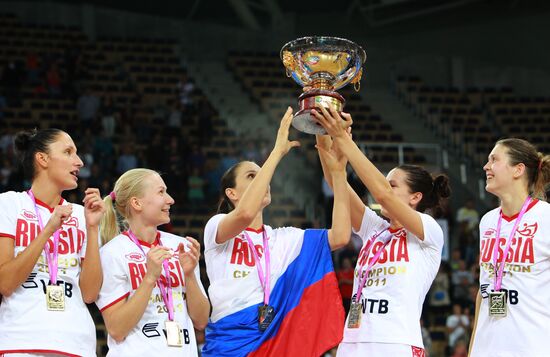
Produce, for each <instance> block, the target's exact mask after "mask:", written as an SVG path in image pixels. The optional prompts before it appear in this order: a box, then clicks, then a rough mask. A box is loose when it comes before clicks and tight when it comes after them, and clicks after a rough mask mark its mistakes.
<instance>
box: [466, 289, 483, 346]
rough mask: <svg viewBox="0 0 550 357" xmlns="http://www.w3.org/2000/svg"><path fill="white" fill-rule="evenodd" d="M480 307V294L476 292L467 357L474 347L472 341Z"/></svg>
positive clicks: (474, 336)
mask: <svg viewBox="0 0 550 357" xmlns="http://www.w3.org/2000/svg"><path fill="white" fill-rule="evenodd" d="M480 306H481V294H480V292H479V291H478V292H477V297H476V313H475V316H474V326H473V327H472V337H471V338H470V346H469V348H468V356H470V355H471V353H472V348H473V346H474V340H475V338H476V328H477V319H478V318H479V307H480Z"/></svg>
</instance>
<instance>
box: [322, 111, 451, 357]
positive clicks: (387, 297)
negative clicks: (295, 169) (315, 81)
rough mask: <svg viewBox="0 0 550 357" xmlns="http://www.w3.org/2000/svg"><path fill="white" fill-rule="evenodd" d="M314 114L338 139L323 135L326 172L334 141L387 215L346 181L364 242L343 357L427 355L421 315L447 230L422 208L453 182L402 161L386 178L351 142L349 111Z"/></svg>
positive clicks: (434, 203) (341, 350)
mask: <svg viewBox="0 0 550 357" xmlns="http://www.w3.org/2000/svg"><path fill="white" fill-rule="evenodd" d="M313 114H314V115H315V117H316V118H317V120H318V122H319V123H320V124H321V125H322V126H323V127H324V128H325V129H326V131H327V133H328V134H329V135H330V137H332V140H331V138H330V137H329V136H323V137H317V146H318V148H319V156H320V159H321V164H322V166H323V170H324V171H325V176H327V175H326V159H327V152H328V150H330V148H331V147H333V146H334V148H335V149H336V150H338V151H340V152H342V153H343V155H344V156H345V157H347V159H348V160H349V162H350V164H351V166H352V167H353V169H354V170H355V172H356V173H357V175H358V176H359V178H360V179H361V181H362V182H363V183H364V184H365V186H366V187H367V189H368V190H369V192H370V193H371V194H372V196H373V197H374V199H375V201H376V202H377V203H379V204H380V205H381V207H382V212H381V213H382V215H383V216H384V217H386V218H387V220H385V219H383V218H381V217H379V216H378V215H377V214H376V213H375V212H374V211H372V210H371V209H370V208H369V207H367V206H365V205H364V204H363V202H362V201H361V199H360V198H359V196H358V195H357V194H356V193H355V192H354V191H353V189H352V188H351V186H349V185H348V191H349V192H350V202H351V223H352V228H353V231H354V233H356V234H357V235H359V237H361V239H362V241H363V247H362V249H361V251H360V253H359V257H358V259H357V266H356V269H355V278H354V284H353V295H352V304H351V306H350V312H349V314H348V318H347V320H346V323H345V328H344V339H343V341H342V343H341V344H340V346H339V347H338V352H337V356H392V357H393V356H396V357H422V356H425V351H424V348H423V342H422V333H421V328H420V316H421V314H422V304H423V302H424V298H425V297H426V294H427V292H428V290H429V289H430V285H431V284H432V282H433V280H434V278H435V276H436V274H437V271H438V269H439V264H440V262H441V251H442V248H443V231H442V230H441V227H440V226H439V225H438V224H437V222H436V221H435V220H434V219H433V218H432V217H431V216H429V215H428V214H425V213H424V212H425V211H426V210H428V209H432V210H433V209H434V208H436V207H438V206H439V204H440V201H441V199H442V198H447V197H449V196H450V193H451V191H450V187H449V180H448V178H447V177H446V176H444V175H438V176H435V177H433V176H432V175H430V173H428V172H427V171H426V170H425V169H423V168H422V167H419V166H413V165H400V166H398V167H396V168H394V169H393V170H391V171H390V172H389V173H388V175H387V177H384V175H382V173H381V172H380V171H379V170H378V169H377V168H376V167H375V166H374V165H373V164H372V163H371V162H370V160H369V159H368V158H367V157H366V156H365V155H364V154H363V153H362V152H361V150H360V149H359V148H358V147H357V145H356V144H355V143H354V142H353V140H352V139H351V134H350V130H351V129H349V128H350V127H351V124H352V119H351V116H350V115H349V114H347V113H341V114H340V113H338V112H336V111H334V110H332V109H331V110H330V112H329V111H328V110H327V109H325V108H322V107H321V108H319V109H318V110H317V111H313ZM327 181H328V182H329V183H330V180H328V179H327Z"/></svg>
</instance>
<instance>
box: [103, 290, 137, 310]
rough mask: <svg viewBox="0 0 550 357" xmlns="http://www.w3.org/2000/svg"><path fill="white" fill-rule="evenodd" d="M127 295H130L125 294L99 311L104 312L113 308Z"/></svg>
mask: <svg viewBox="0 0 550 357" xmlns="http://www.w3.org/2000/svg"><path fill="white" fill-rule="evenodd" d="M129 295H130V293H126V294H124V295H122V296H121V297H119V298H118V299H116V300H115V301H113V302H111V303H109V304H107V305H105V306H104V307H103V308H101V309H99V311H101V312H103V311H105V310H106V309H108V308H110V307H111V306H113V305H114V304H116V303H117V302H119V301H122V300H123V299H126V298H127V297H128V296H129Z"/></svg>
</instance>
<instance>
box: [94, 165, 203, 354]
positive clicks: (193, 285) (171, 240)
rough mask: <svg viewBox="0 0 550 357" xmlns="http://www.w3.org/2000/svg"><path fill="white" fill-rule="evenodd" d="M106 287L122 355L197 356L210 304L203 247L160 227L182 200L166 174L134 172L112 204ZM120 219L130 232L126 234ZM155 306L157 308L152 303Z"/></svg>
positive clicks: (107, 310) (106, 231)
mask: <svg viewBox="0 0 550 357" xmlns="http://www.w3.org/2000/svg"><path fill="white" fill-rule="evenodd" d="M104 202H105V205H106V206H107V212H106V214H105V218H104V219H103V220H102V221H101V238H102V239H103V241H104V242H105V244H104V246H103V247H102V248H101V261H102V264H103V265H104V266H105V269H104V274H103V286H102V287H101V292H100V294H99V299H98V300H97V302H96V304H97V306H98V307H99V309H100V311H101V313H102V315H103V319H104V321H105V326H106V327H107V332H108V334H109V337H108V346H109V354H112V355H114V356H133V355H141V356H197V345H196V340H195V332H194V331H195V329H198V330H202V329H204V327H205V326H206V323H207V322H208V314H209V312H210V304H209V303H208V298H207V297H206V293H205V292H204V288H203V287H202V284H201V281H200V277H199V265H198V261H199V258H200V245H199V243H198V242H197V241H196V240H195V239H193V238H191V237H185V238H184V237H180V236H177V235H174V234H170V233H166V232H163V231H159V230H158V226H160V225H165V224H167V223H169V222H170V207H171V206H172V205H173V204H174V199H173V198H172V197H171V196H170V195H169V194H168V192H167V187H166V185H165V184H164V181H163V180H162V178H161V177H160V175H159V174H158V173H156V172H155V171H152V170H149V169H133V170H130V171H127V172H125V173H124V174H123V175H122V176H120V178H119V179H118V180H117V181H116V183H115V187H114V189H113V191H112V192H111V193H110V194H109V195H107V196H106V197H105V199H104ZM117 214H118V215H120V216H121V217H122V218H123V219H124V221H125V226H126V227H127V230H126V231H124V232H122V233H121V232H120V229H119V225H118V223H117V222H118V220H117ZM151 301H153V302H154V303H151Z"/></svg>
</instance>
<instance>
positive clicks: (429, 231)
mask: <svg viewBox="0 0 550 357" xmlns="http://www.w3.org/2000/svg"><path fill="white" fill-rule="evenodd" d="M418 214H419V215H420V218H421V219H422V225H423V227H424V240H423V241H422V240H420V239H418V238H417V237H416V236H415V235H413V234H412V233H411V232H408V231H407V230H405V229H403V228H402V229H399V230H397V231H392V230H390V232H391V233H392V234H393V237H392V239H391V240H390V241H389V243H388V245H387V246H386V248H385V250H384V252H383V253H382V254H381V255H380V259H379V260H378V262H377V263H376V264H375V265H374V266H373V267H372V269H371V271H370V272H369V277H368V279H367V280H366V283H365V287H364V289H363V291H362V296H361V299H360V303H361V304H362V316H361V324H360V327H359V328H352V329H350V328H348V327H347V320H346V326H345V328H344V339H343V341H342V342H344V343H365V342H375V343H395V344H405V345H410V346H416V347H423V346H424V345H423V343H422V333H421V329H420V315H421V314H422V304H423V302H424V298H425V296H426V293H427V292H428V290H429V289H430V286H431V284H432V282H433V280H434V278H435V276H436V274H437V271H438V269H439V264H440V263H441V250H442V248H443V231H442V230H441V227H440V226H439V225H438V224H437V222H436V221H435V220H434V219H433V218H432V217H431V216H429V215H427V214H424V213H420V212H418ZM387 226H388V223H387V222H386V221H385V220H384V219H382V218H381V217H379V216H378V215H377V214H376V213H375V212H373V211H372V210H371V209H369V208H368V207H365V214H364V216H363V221H362V223H361V228H360V231H359V232H354V233H357V234H358V235H359V236H360V237H361V239H362V240H363V248H362V249H361V252H360V253H359V257H358V259H357V266H356V268H355V272H354V280H353V297H352V298H355V294H356V292H357V288H358V286H359V278H360V277H361V276H362V274H360V273H359V269H360V265H361V263H363V264H365V263H367V259H369V262H370V259H372V257H373V256H374V254H375V253H376V252H377V251H378V250H379V249H380V248H381V247H382V246H383V243H382V242H380V241H377V242H376V243H374V245H373V248H372V250H371V253H370V254H369V256H368V257H367V256H366V255H367V251H368V249H367V248H368V246H367V243H368V242H369V241H370V240H371V238H372V237H373V236H374V235H375V234H377V233H380V232H381V231H383V230H384V229H386V227H387ZM367 265H368V264H365V266H364V268H363V271H364V270H365V269H366V267H367ZM348 318H349V316H348Z"/></svg>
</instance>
